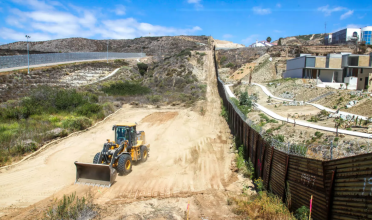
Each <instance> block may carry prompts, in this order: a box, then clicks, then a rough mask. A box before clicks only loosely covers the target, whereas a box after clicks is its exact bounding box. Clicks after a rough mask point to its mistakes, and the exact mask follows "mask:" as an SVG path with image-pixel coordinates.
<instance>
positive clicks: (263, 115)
mask: <svg viewBox="0 0 372 220" xmlns="http://www.w3.org/2000/svg"><path fill="white" fill-rule="evenodd" d="M259 116H260V118H261V126H263V125H265V124H266V123H278V121H277V120H275V119H270V118H269V117H267V116H266V115H265V114H263V113H260V114H259Z"/></svg>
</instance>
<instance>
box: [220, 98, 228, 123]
mask: <svg viewBox="0 0 372 220" xmlns="http://www.w3.org/2000/svg"><path fill="white" fill-rule="evenodd" d="M221 108H222V109H221V116H222V117H223V118H224V119H225V120H226V121H228V112H227V110H226V107H225V106H224V105H223V102H222V100H221Z"/></svg>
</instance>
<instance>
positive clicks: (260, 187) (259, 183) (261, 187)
mask: <svg viewBox="0 0 372 220" xmlns="http://www.w3.org/2000/svg"><path fill="white" fill-rule="evenodd" d="M254 184H255V185H256V187H257V190H258V192H262V191H263V190H264V184H263V181H262V179H261V177H259V178H258V179H255V180H254Z"/></svg>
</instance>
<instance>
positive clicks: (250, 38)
mask: <svg viewBox="0 0 372 220" xmlns="http://www.w3.org/2000/svg"><path fill="white" fill-rule="evenodd" d="M259 36H260V35H258V34H252V35H250V36H248V37H247V38H245V39H243V40H242V42H243V44H245V45H247V46H248V45H250V44H252V43H254V42H256V40H258V37H259Z"/></svg>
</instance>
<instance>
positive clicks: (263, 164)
mask: <svg viewBox="0 0 372 220" xmlns="http://www.w3.org/2000/svg"><path fill="white" fill-rule="evenodd" d="M262 145H263V151H262V161H261V177H262V179H263V170H264V168H265V159H266V158H265V153H266V142H265V140H263V141H262Z"/></svg>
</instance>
